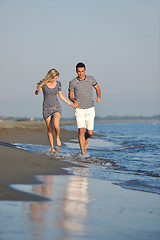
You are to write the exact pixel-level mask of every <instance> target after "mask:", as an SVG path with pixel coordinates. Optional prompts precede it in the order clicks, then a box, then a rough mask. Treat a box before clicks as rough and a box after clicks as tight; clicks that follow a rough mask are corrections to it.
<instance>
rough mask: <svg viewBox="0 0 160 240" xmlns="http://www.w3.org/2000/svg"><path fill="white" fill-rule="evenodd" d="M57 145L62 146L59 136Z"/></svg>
mask: <svg viewBox="0 0 160 240" xmlns="http://www.w3.org/2000/svg"><path fill="white" fill-rule="evenodd" d="M57 146H58V147H60V146H61V140H60V139H59V138H57Z"/></svg>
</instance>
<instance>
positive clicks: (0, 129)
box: [0, 121, 77, 201]
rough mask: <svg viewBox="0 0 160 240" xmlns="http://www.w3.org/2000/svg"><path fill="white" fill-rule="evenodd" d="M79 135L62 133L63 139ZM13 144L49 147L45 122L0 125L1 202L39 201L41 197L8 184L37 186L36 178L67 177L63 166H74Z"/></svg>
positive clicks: (6, 122)
mask: <svg viewBox="0 0 160 240" xmlns="http://www.w3.org/2000/svg"><path fill="white" fill-rule="evenodd" d="M76 136H77V133H76V132H73V131H72V132H71V131H68V130H64V129H63V130H61V140H62V142H63V141H66V140H69V139H70V138H74V137H76ZM12 143H28V144H41V145H49V143H48V138H47V131H46V126H45V123H44V122H23V121H22V122H14V121H13V122H12V121H2V122H0V200H17V201H27V200H29V201H37V200H38V201H40V200H42V199H41V198H40V197H38V196H33V195H31V194H27V193H23V192H19V191H16V190H14V189H12V188H10V187H9V184H34V183H37V182H38V181H37V180H36V178H35V176H36V175H56V174H67V172H66V171H64V170H62V167H68V166H71V165H72V164H71V163H67V162H61V161H58V160H57V159H53V157H52V158H49V157H47V156H44V155H41V156H40V155H38V154H34V153H31V152H27V151H24V150H20V149H16V148H15V147H14V146H13V145H12Z"/></svg>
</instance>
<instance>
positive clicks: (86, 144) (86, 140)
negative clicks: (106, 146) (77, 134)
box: [85, 139, 89, 149]
mask: <svg viewBox="0 0 160 240" xmlns="http://www.w3.org/2000/svg"><path fill="white" fill-rule="evenodd" d="M88 146H89V144H88V139H85V149H87V148H88Z"/></svg>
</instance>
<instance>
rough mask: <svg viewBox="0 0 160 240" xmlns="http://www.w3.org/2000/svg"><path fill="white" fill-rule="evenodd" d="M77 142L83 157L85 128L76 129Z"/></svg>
mask: <svg viewBox="0 0 160 240" xmlns="http://www.w3.org/2000/svg"><path fill="white" fill-rule="evenodd" d="M78 140H79V145H80V149H81V153H82V155H85V128H79V129H78Z"/></svg>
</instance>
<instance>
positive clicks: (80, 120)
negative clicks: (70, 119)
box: [75, 107, 95, 130]
mask: <svg viewBox="0 0 160 240" xmlns="http://www.w3.org/2000/svg"><path fill="white" fill-rule="evenodd" d="M75 117H76V121H77V128H87V129H88V130H93V129H94V118H95V108H94V107H91V108H87V109H82V108H76V109H75Z"/></svg>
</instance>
